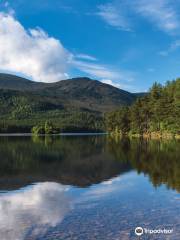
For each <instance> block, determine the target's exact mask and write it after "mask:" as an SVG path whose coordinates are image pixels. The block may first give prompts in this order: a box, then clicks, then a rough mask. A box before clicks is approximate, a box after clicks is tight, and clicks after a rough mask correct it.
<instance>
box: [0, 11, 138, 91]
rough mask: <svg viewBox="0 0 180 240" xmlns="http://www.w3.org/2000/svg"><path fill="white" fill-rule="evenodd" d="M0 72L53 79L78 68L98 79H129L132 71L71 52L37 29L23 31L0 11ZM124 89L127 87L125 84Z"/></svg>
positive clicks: (15, 22) (81, 71)
mask: <svg viewBox="0 0 180 240" xmlns="http://www.w3.org/2000/svg"><path fill="white" fill-rule="evenodd" d="M0 56H1V57H0V71H1V72H8V73H15V74H19V75H21V76H26V77H27V78H30V79H32V80H34V81H40V82H41V81H42V82H56V81H59V80H62V79H67V78H70V76H69V72H71V70H76V71H77V70H78V71H79V72H80V74H81V75H82V74H84V75H86V76H89V77H91V78H96V79H98V80H100V81H101V80H103V79H106V81H107V79H111V81H112V82H111V83H110V82H109V84H111V85H114V86H116V87H120V86H121V87H122V86H123V85H122V84H119V83H118V81H121V82H123V81H125V82H128V81H133V80H134V76H133V73H131V72H129V71H124V70H116V69H114V68H112V67H111V66H107V65H103V64H101V63H99V62H98V59H97V58H96V57H94V56H91V55H88V54H82V53H81V54H72V53H71V52H70V51H68V50H67V49H66V48H65V47H64V46H63V45H62V44H61V42H60V41H59V40H57V39H55V38H53V37H49V36H48V34H47V33H46V32H45V31H43V30H42V29H41V28H35V29H28V30H26V29H25V28H24V27H23V26H22V25H21V23H20V22H18V21H17V20H16V19H15V17H14V15H11V14H5V13H2V12H1V13H0ZM127 88H128V87H127Z"/></svg>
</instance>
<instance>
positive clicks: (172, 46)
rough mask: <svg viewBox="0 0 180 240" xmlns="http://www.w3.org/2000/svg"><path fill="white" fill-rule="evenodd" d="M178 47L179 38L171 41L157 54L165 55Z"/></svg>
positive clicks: (179, 45) (179, 44)
mask: <svg viewBox="0 0 180 240" xmlns="http://www.w3.org/2000/svg"><path fill="white" fill-rule="evenodd" d="M178 48H180V40H179V39H178V40H176V41H174V42H172V43H171V44H170V46H169V47H168V48H167V49H166V50H163V51H160V52H159V54H160V55H161V56H163V57H166V56H168V55H169V54H170V53H172V52H174V51H176V50H177V49H178Z"/></svg>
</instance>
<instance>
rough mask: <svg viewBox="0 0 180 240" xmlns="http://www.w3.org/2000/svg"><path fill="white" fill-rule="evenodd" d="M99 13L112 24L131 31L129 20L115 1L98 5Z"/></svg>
mask: <svg viewBox="0 0 180 240" xmlns="http://www.w3.org/2000/svg"><path fill="white" fill-rule="evenodd" d="M97 15H98V16H100V17H101V18H102V19H103V20H104V21H106V22H107V23H108V24H109V25H110V26H113V27H116V28H118V29H121V30H125V31H130V26H129V22H128V20H127V19H126V18H125V16H124V14H123V13H122V12H121V9H120V8H117V7H116V5H114V4H113V3H108V4H105V5H100V6H98V12H97Z"/></svg>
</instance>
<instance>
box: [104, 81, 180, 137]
mask: <svg viewBox="0 0 180 240" xmlns="http://www.w3.org/2000/svg"><path fill="white" fill-rule="evenodd" d="M105 122H106V128H107V130H108V132H111V133H114V134H120V135H125V134H130V135H147V136H148V135H150V134H151V135H152V134H155V135H156V136H163V134H164V135H167V136H168V134H170V135H176V136H178V135H179V134H180V79H177V80H174V81H171V82H167V83H166V85H165V86H162V85H161V84H158V83H154V84H153V86H152V88H151V89H150V91H149V93H148V94H147V95H145V96H144V97H141V98H138V99H137V100H136V101H135V103H133V104H132V105H131V106H129V107H128V106H127V107H122V108H120V109H119V110H118V111H113V112H110V113H107V114H106V115H105Z"/></svg>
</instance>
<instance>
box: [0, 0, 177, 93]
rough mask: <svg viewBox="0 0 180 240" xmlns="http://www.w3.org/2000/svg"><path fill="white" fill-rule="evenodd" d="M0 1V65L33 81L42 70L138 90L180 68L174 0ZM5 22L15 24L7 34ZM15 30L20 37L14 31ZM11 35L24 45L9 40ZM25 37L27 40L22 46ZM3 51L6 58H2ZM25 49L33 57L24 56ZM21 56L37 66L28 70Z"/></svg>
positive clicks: (39, 77)
mask: <svg viewBox="0 0 180 240" xmlns="http://www.w3.org/2000/svg"><path fill="white" fill-rule="evenodd" d="M0 3H1V4H0V7H1V12H2V14H1V19H0V21H1V23H0V24H1V26H2V27H3V26H4V29H6V30H4V32H1V31H0V43H1V36H2V39H3V41H4V42H5V40H6V42H7V38H8V44H7V46H11V47H10V48H9V49H6V46H4V48H5V49H4V48H3V49H2V50H0V53H4V51H6V52H5V54H6V59H3V60H0V70H1V71H7V72H15V73H17V74H20V75H23V76H24V75H25V76H27V77H29V78H31V79H33V80H35V81H38V80H39V81H43V78H44V79H45V80H44V81H46V82H48V81H49V82H51V81H56V76H58V77H57V80H60V79H64V78H68V77H76V76H88V77H91V78H93V79H98V80H100V81H103V82H105V83H109V84H112V85H114V86H117V87H120V88H123V89H125V90H128V91H132V92H137V91H146V90H148V89H149V87H150V86H151V85H152V83H153V82H155V81H158V82H161V83H165V82H166V81H167V80H172V79H175V78H177V77H179V76H180V74H179V70H180V59H179V56H180V36H179V35H180V1H179V0H171V1H170V0H151V1H147V0H134V1H131V0H126V1H123V0H112V1H106V0H86V1H84V0H61V1H60V0H53V1H52V0H38V1H37V0H31V1H28V0H16V1H15V0H9V1H0ZM9 16H10V17H11V18H12V19H11V20H10V18H9V19H8V17H9ZM15 23H16V24H15ZM17 23H18V24H19V25H18V26H17ZM3 24H4V25H3ZM20 26H21V27H23V30H22V29H20ZM10 27H11V28H10ZM17 28H18V29H19V30H17ZM7 29H9V31H11V29H16V31H15V30H14V32H13V33H11V35H10V33H8V34H7V31H8V30H7ZM29 29H31V30H34V32H33V31H32V32H33V33H31V32H30V30H29ZM5 31H6V33H5ZM23 31H24V34H26V35H27V36H26V38H25V37H22V36H23V33H22V32H23ZM14 35H16V39H17V42H19V43H20V42H21V41H22V43H23V45H24V48H22V47H21V48H20V47H19V46H18V43H16V44H15V43H14V41H13V42H12V41H11V42H10V40H9V39H12V38H13V37H12V36H14ZM5 36H6V38H5ZM27 38H28V39H29V40H27V41H29V43H28V46H25V45H26V40H25V39H27ZM52 39H53V40H54V42H52V41H51V40H52ZM30 40H31V42H32V43H33V44H31V43H30ZM4 42H3V43H4ZM58 42H59V45H58ZM5 45H6V44H5ZM32 45H33V47H32ZM21 46H22V44H21ZM39 46H40V47H39ZM42 46H44V47H42ZM7 48H8V47H7ZM10 49H11V51H10ZM25 49H27V50H26V52H25ZM32 49H33V50H32ZM47 49H48V50H47ZM44 51H47V52H46V53H45V52H44ZM10 52H13V53H14V58H11V59H9V54H10ZM32 52H33V53H34V56H36V58H34V56H31V53H32ZM17 53H21V54H20V56H21V57H19V59H20V60H19V61H20V63H19V65H17V61H15V60H13V59H18V56H17ZM27 53H28V54H27ZM58 54H59V55H61V57H59V56H57V55H58ZM54 55H56V56H54ZM1 56H2V55H1ZM15 57H16V58H15ZM7 58H8V60H7ZM21 59H23V60H22V61H21ZM25 59H28V64H29V66H31V65H33V64H34V63H35V65H36V66H39V69H37V67H36V68H35V67H34V66H32V67H29V69H30V70H29V69H28V66H24V61H25ZM47 59H48V60H47ZM7 61H8V64H7ZM13 61H15V63H13ZM38 61H42V62H43V63H39V62H38ZM44 76H47V77H44ZM48 77H49V78H48ZM49 79H50V80H49Z"/></svg>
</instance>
